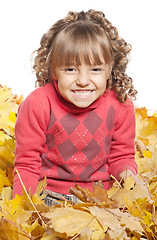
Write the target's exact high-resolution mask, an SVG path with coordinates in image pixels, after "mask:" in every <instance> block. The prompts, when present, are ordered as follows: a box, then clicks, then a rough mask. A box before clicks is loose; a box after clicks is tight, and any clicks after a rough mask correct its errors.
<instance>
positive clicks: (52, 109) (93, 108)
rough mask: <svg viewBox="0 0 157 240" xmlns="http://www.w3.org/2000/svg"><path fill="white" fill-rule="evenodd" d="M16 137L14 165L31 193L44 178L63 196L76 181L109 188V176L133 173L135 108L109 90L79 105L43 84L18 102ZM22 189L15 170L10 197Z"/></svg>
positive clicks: (50, 85)
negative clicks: (84, 104)
mask: <svg viewBox="0 0 157 240" xmlns="http://www.w3.org/2000/svg"><path fill="white" fill-rule="evenodd" d="M15 136H16V151H15V156H16V158H15V167H16V169H17V170H18V172H19V174H20V176H21V178H22V181H23V183H24V185H25V186H26V189H27V190H28V189H29V188H31V192H32V194H33V193H34V192H35V190H36V187H37V184H38V182H39V181H40V180H41V179H43V178H44V177H45V176H46V177H47V183H48V185H47V189H48V190H51V191H54V192H60V193H65V194H66V193H68V191H69V190H70V187H71V186H74V185H75V183H77V184H78V185H80V186H81V187H84V186H86V187H87V188H89V189H90V190H91V189H92V182H96V181H98V180H102V182H103V183H104V186H105V188H106V189H108V188H109V187H110V175H111V174H112V175H113V176H114V177H115V178H117V179H118V177H119V174H120V173H121V172H122V171H124V170H125V169H129V170H131V171H132V172H133V173H134V174H136V173H137V164H136V163H135V159H134V155H135V146H134V138H135V114H134V106H133V104H132V102H131V101H130V100H129V99H127V101H126V102H125V103H120V102H119V101H118V100H117V98H116V96H115V94H114V92H113V91H110V92H106V93H104V95H102V96H101V97H100V98H99V99H97V100H96V101H95V102H94V103H93V104H91V105H90V106H89V107H87V108H83V109H81V108H77V107H75V106H74V105H72V104H70V103H68V102H66V101H65V100H64V99H63V98H62V97H61V96H60V95H59V93H58V92H57V91H56V89H55V88H54V86H53V83H48V84H46V85H45V86H43V87H40V88H38V89H36V90H34V91H33V92H32V93H31V94H30V95H29V96H28V97H27V98H26V99H25V101H24V102H23V103H22V104H21V105H20V108H19V113H18V119H17V122H16V125H15ZM21 193H22V185H21V182H20V181H19V178H18V176H17V174H16V171H14V185H13V195H15V194H21Z"/></svg>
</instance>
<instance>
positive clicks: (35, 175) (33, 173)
mask: <svg viewBox="0 0 157 240" xmlns="http://www.w3.org/2000/svg"><path fill="white" fill-rule="evenodd" d="M45 131H46V116H45V112H44V108H43V104H42V101H41V97H40V98H39V97H38V96H36V95H35V96H34V94H33V93H32V94H30V95H29V96H28V97H27V98H26V100H25V101H24V102H23V103H22V104H21V106H20V109H19V113H18V118H17V122H16V125H15V137H16V150H15V168H16V169H17V170H18V172H19V174H20V176H21V178H22V181H23V183H24V185H25V187H26V189H27V190H28V189H29V188H31V193H32V194H34V193H35V190H36V187H37V184H38V181H39V176H40V172H41V158H40V155H41V153H42V152H43V146H44V144H45ZM15 194H22V185H21V182H20V180H19V177H18V175H17V173H16V171H15V170H14V183H13V197H14V196H15Z"/></svg>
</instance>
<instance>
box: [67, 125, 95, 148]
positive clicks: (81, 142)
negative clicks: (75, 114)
mask: <svg viewBox="0 0 157 240" xmlns="http://www.w3.org/2000/svg"><path fill="white" fill-rule="evenodd" d="M70 140H71V141H72V142H73V144H74V145H75V147H76V148H77V149H78V151H82V149H83V148H84V147H85V146H87V144H88V143H89V142H90V141H91V140H92V135H91V133H90V132H89V131H88V130H87V129H86V127H85V126H84V125H83V124H82V125H79V126H78V127H77V129H76V130H75V131H74V132H73V133H72V134H71V136H70Z"/></svg>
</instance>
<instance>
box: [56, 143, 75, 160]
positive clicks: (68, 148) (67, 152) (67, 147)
mask: <svg viewBox="0 0 157 240" xmlns="http://www.w3.org/2000/svg"><path fill="white" fill-rule="evenodd" d="M58 149H59V152H60V154H61V155H62V157H63V159H64V160H65V161H67V160H68V159H69V158H71V157H72V155H73V154H74V153H76V152H77V148H76V147H75V146H74V144H73V143H72V142H71V140H70V139H67V140H66V141H65V142H63V143H61V144H60V145H59V146H58Z"/></svg>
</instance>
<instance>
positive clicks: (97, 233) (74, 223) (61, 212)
mask: <svg viewBox="0 0 157 240" xmlns="http://www.w3.org/2000/svg"><path fill="white" fill-rule="evenodd" d="M44 216H45V217H47V218H49V219H50V221H49V223H50V224H51V226H52V227H53V229H54V230H55V231H56V236H58V237H62V238H67V237H72V236H75V235H76V234H78V233H79V234H80V233H81V232H82V230H83V229H84V228H85V227H88V228H89V229H90V233H91V231H92V238H91V239H103V237H104V236H105V233H104V230H103V228H102V227H101V225H100V224H99V223H98V221H97V220H96V219H95V218H93V216H92V215H91V214H90V213H88V212H84V211H80V210H75V209H73V208H71V207H66V208H56V209H54V210H52V212H49V213H45V214H44Z"/></svg>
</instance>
